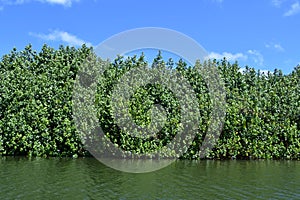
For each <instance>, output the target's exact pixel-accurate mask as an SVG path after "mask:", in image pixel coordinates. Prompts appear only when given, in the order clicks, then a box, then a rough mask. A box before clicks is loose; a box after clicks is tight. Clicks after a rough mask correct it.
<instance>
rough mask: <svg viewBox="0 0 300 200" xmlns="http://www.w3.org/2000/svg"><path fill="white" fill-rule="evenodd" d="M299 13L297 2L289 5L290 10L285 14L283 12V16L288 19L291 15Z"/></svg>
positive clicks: (299, 5) (299, 8)
mask: <svg viewBox="0 0 300 200" xmlns="http://www.w3.org/2000/svg"><path fill="white" fill-rule="evenodd" d="M299 12H300V4H299V1H297V2H295V3H294V4H292V5H291V7H290V9H289V10H288V11H287V12H285V13H284V14H283V16H285V17H289V16H292V15H295V14H298V13H299Z"/></svg>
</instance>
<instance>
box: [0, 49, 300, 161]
mask: <svg viewBox="0 0 300 200" xmlns="http://www.w3.org/2000/svg"><path fill="white" fill-rule="evenodd" d="M91 55H94V54H93V50H92V49H90V48H87V47H86V46H82V47H81V48H78V49H75V48H73V47H63V46H61V47H60V48H59V49H57V50H55V49H53V48H50V47H48V46H46V45H45V46H43V48H42V50H41V51H40V52H39V53H37V52H35V51H33V50H32V47H31V46H30V45H29V46H27V47H26V48H25V49H24V50H23V51H20V52H18V51H17V50H16V49H13V51H12V52H11V53H10V54H8V55H5V56H3V58H2V60H1V62H0V154H2V155H27V156H73V157H77V156H78V155H79V156H86V155H88V152H87V151H86V150H85V149H84V145H83V144H82V140H81V139H82V138H80V134H79V133H78V131H77V130H76V127H75V123H74V120H73V118H72V90H73V86H74V81H75V78H76V74H77V72H78V69H79V67H80V66H81V65H82V63H83V62H84V61H85V60H86V59H87V58H88V57H89V56H90V57H89V59H92V63H94V64H95V65H100V64H103V63H101V62H102V61H101V60H97V59H96V56H91ZM212 62H213V64H214V65H216V66H217V67H218V69H219V72H220V75H221V77H222V79H223V80H224V82H225V89H226V101H227V105H226V106H227V107H226V110H227V112H226V117H225V122H224V126H223V129H222V133H221V136H220V138H219V140H218V143H217V145H216V146H215V147H214V148H213V149H212V150H211V151H210V152H208V154H207V155H206V158H212V159H228V158H240V159H249V158H253V159H259V158H267V159H271V158H272V159H280V158H286V159H299V158H300V137H299V136H300V135H299V134H300V105H299V102H300V95H299V94H300V89H299V85H300V84H299V81H300V67H299V66H297V67H296V68H295V69H294V70H293V72H292V73H290V74H288V75H283V74H282V72H281V71H280V70H274V72H270V73H268V74H262V73H260V72H259V71H255V70H254V69H253V68H249V67H246V69H245V70H244V72H240V67H239V66H238V64H237V63H234V64H230V63H229V62H227V61H226V60H225V59H223V60H221V61H216V60H214V61H212ZM154 63H155V64H154V65H152V66H151V67H152V68H157V67H161V68H164V69H166V70H175V71H176V72H178V73H180V74H181V75H182V76H183V77H185V78H186V79H187V80H188V81H189V84H190V85H191V87H192V89H193V90H194V92H195V94H196V96H197V99H198V102H196V103H197V105H198V106H199V110H200V116H201V117H200V119H199V123H198V129H197V135H196V137H195V139H194V141H193V142H192V144H191V145H190V146H187V148H188V151H187V152H186V153H185V154H184V155H182V156H181V158H182V159H199V149H200V146H201V144H202V142H203V139H204V137H205V135H206V131H207V128H208V124H209V122H210V121H209V119H210V115H211V114H212V113H211V102H210V97H209V93H208V87H207V86H206V83H205V82H204V79H203V77H201V74H199V73H197V70H196V69H195V67H193V66H187V64H186V63H185V62H183V61H182V60H180V61H179V62H178V63H174V62H173V61H172V60H171V59H170V60H169V61H168V62H166V63H165V62H164V61H163V60H162V57H161V55H160V54H159V55H158V56H157V58H156V59H155V60H154ZM146 65H147V63H146V62H145V60H144V57H143V55H142V56H140V57H131V58H127V59H124V58H122V57H118V58H117V59H116V60H115V61H114V62H112V63H110V65H109V66H108V68H106V70H105V71H104V76H102V77H101V78H100V79H99V83H98V86H97V93H96V105H97V112H98V114H99V124H100V126H101V127H102V129H103V131H104V132H105V134H106V136H107V137H108V138H109V139H110V140H111V141H112V142H113V143H115V144H117V145H118V146H119V147H120V148H122V149H124V150H127V151H132V152H137V153H147V152H152V151H154V150H156V149H160V148H162V147H163V146H164V145H166V144H168V143H169V142H170V141H171V140H172V139H173V138H174V137H175V135H176V133H177V132H178V130H181V129H182V127H181V115H180V111H181V109H182V108H181V107H180V103H179V101H178V99H177V98H176V97H175V95H174V93H173V92H172V91H171V90H170V89H169V88H166V87H164V86H163V85H160V84H147V85H145V86H143V87H140V88H138V89H137V90H136V91H135V93H134V95H133V96H132V97H131V98H130V103H129V105H127V106H128V107H129V113H130V116H131V117H132V119H133V121H134V122H135V123H136V124H138V125H139V126H141V127H149V126H150V125H151V122H152V121H151V119H152V115H153V113H152V112H153V110H151V107H152V106H153V105H154V104H160V105H161V106H162V107H163V108H164V110H165V112H166V116H167V118H166V122H165V124H164V126H163V127H162V129H161V130H160V131H158V132H157V134H155V135H153V136H151V137H146V138H139V137H132V135H130V134H129V132H130V131H131V132H135V134H140V135H141V134H142V133H141V131H139V130H127V131H125V130H121V129H120V128H119V127H118V125H117V123H116V122H115V119H114V117H113V116H112V113H113V110H112V107H111V96H112V91H113V89H114V88H115V87H116V85H117V83H118V81H119V80H120V78H121V77H122V76H123V75H124V74H125V73H126V72H129V71H130V70H132V69H135V68H138V67H139V66H146ZM200 67H201V66H200ZM156 117H157V118H160V117H161V116H156ZM161 120H163V117H162V118H161ZM158 121H159V120H158ZM152 125H153V124H152ZM155 126H158V125H155Z"/></svg>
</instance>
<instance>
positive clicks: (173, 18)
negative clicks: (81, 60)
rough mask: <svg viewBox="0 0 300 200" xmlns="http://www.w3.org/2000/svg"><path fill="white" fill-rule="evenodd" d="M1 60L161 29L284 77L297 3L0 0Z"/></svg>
mask: <svg viewBox="0 0 300 200" xmlns="http://www.w3.org/2000/svg"><path fill="white" fill-rule="evenodd" d="M0 24H1V29H0V42H1V48H0V55H1V56H2V55H4V54H6V53H9V52H10V51H11V49H12V48H13V47H17V49H18V50H22V49H24V47H25V46H26V45H27V44H29V43H31V44H32V45H33V48H34V49H37V50H39V49H40V48H41V46H42V45H43V44H44V43H46V44H48V45H50V46H52V47H58V46H59V45H60V44H64V45H75V46H80V45H81V44H82V43H88V44H89V45H93V46H95V45H97V44H99V43H101V42H102V41H103V40H105V39H107V38H109V37H110V36H112V35H114V34H117V33H119V32H122V31H126V30H128V29H133V28H141V27H163V28H169V29H173V30H176V31H179V32H182V33H184V34H186V35H187V36H189V37H191V38H193V39H195V40H196V41H197V42H198V43H199V44H201V45H202V46H203V47H204V48H205V49H206V50H207V51H208V52H209V55H210V56H211V57H214V58H222V57H224V56H225V57H227V59H228V60H230V61H232V62H234V61H235V60H237V61H238V62H239V63H240V65H241V67H244V66H245V65H249V66H251V67H255V68H256V69H261V70H271V71H273V70H274V69H275V68H278V69H282V70H283V72H285V73H289V72H291V71H292V70H293V68H294V67H295V66H296V65H297V64H299V63H300V51H299V47H300V39H299V31H300V0H243V1H241V0H187V1H180V0H178V1H176V0H172V1H171V0H151V1H136V0H0Z"/></svg>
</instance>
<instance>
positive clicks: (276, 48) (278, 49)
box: [265, 43, 285, 52]
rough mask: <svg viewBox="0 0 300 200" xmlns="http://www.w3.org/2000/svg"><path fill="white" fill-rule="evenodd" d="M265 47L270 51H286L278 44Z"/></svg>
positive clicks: (269, 44)
mask: <svg viewBox="0 0 300 200" xmlns="http://www.w3.org/2000/svg"><path fill="white" fill-rule="evenodd" d="M265 47H266V48H268V49H274V50H276V51H280V52H284V51H285V49H284V48H283V47H282V46H281V45H280V44H276V43H268V44H266V45H265Z"/></svg>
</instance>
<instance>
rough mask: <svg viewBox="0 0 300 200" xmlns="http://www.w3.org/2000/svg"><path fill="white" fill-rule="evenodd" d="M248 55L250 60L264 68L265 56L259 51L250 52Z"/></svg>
mask: <svg viewBox="0 0 300 200" xmlns="http://www.w3.org/2000/svg"><path fill="white" fill-rule="evenodd" d="M247 53H248V54H249V55H250V58H251V59H252V60H253V61H254V63H255V64H257V65H258V66H262V65H263V64H264V57H263V55H262V54H261V53H260V52H259V51H257V50H248V51H247Z"/></svg>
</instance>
